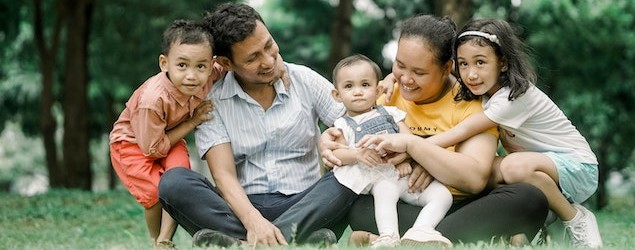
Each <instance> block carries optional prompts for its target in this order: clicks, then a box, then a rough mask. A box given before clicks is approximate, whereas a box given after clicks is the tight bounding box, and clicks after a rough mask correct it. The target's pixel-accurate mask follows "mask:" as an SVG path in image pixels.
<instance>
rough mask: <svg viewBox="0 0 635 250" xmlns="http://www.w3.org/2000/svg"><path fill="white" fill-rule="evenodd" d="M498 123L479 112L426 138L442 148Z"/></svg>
mask: <svg viewBox="0 0 635 250" xmlns="http://www.w3.org/2000/svg"><path fill="white" fill-rule="evenodd" d="M497 125H498V124H496V123H495V122H493V121H492V120H490V119H489V118H488V117H487V116H486V115H485V113H484V112H479V113H475V114H473V115H470V116H469V117H468V118H466V119H465V120H463V121H462V122H461V123H459V124H457V125H456V126H454V127H452V128H451V129H449V130H447V131H445V132H443V133H440V134H436V135H434V136H431V137H428V138H427V139H426V140H428V141H429V142H431V143H432V144H435V145H437V146H440V147H442V148H447V147H450V146H454V145H456V144H458V143H460V142H462V141H465V140H467V139H468V138H470V137H472V136H474V135H477V134H479V133H481V132H483V131H486V130H488V129H490V128H493V127H496V126H497Z"/></svg>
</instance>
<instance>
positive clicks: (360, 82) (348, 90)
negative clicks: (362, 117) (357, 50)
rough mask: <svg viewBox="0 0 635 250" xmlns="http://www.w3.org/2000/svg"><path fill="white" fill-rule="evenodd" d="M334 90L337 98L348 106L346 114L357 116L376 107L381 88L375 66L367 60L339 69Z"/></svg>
mask: <svg viewBox="0 0 635 250" xmlns="http://www.w3.org/2000/svg"><path fill="white" fill-rule="evenodd" d="M334 80H335V82H336V84H337V86H336V89H335V90H333V97H334V98H335V100H337V101H339V102H341V103H343V104H344V106H345V107H346V110H347V112H346V114H347V115H349V116H356V115H359V114H363V113H366V112H368V111H370V110H371V109H372V108H373V107H375V103H376V102H377V96H378V95H379V89H378V88H377V82H378V81H379V80H378V79H377V76H376V75H375V71H374V70H373V67H372V66H371V65H370V64H368V63H367V62H357V63H354V64H351V65H348V66H345V67H343V68H341V69H340V70H339V72H338V73H337V76H336V77H335V79H334Z"/></svg>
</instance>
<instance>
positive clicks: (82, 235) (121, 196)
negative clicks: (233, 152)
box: [0, 190, 635, 249]
mask: <svg viewBox="0 0 635 250" xmlns="http://www.w3.org/2000/svg"><path fill="white" fill-rule="evenodd" d="M633 207H635V198H633V197H632V195H630V196H629V197H620V198H613V199H612V202H611V204H610V205H609V206H608V207H607V208H606V209H605V210H603V211H601V212H598V213H596V216H597V219H598V221H599V224H600V230H601V232H602V236H603V239H604V245H605V247H604V248H605V249H630V248H631V247H632V246H633V245H635V239H633V236H635V210H634V209H633ZM143 218H144V217H143V209H142V207H141V206H140V205H138V204H137V203H136V202H135V201H134V199H133V198H132V197H131V196H130V195H129V194H128V193H127V192H126V191H122V190H116V191H109V192H100V193H90V192H82V191H69V190H55V191H50V192H48V193H47V194H44V195H38V196H33V197H22V196H19V195H15V194H8V193H0V249H151V244H150V242H149V236H148V234H147V231H146V228H145V221H144V219H143ZM550 232H551V234H552V243H551V245H548V246H534V247H533V249H563V248H569V247H567V245H566V244H565V242H566V241H564V240H563V237H562V227H561V226H560V223H559V222H556V223H554V225H552V226H551V227H550ZM346 239H347V237H346V235H345V236H344V237H343V238H342V240H341V241H340V243H339V248H340V249H353V248H350V247H347V246H346ZM190 240H191V239H190V236H189V235H188V234H187V233H186V232H185V231H184V230H183V229H180V228H179V229H178V230H177V233H176V236H175V239H174V242H175V244H176V245H177V248H178V249H193V247H192V245H191V241H190ZM397 249H402V248H397ZM403 249H405V248H403ZM454 249H507V247H505V246H502V245H498V244H490V243H482V244H470V245H461V244H458V245H456V246H455V248H454ZM527 249H529V248H528V247H527Z"/></svg>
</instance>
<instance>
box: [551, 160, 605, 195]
mask: <svg viewBox="0 0 635 250" xmlns="http://www.w3.org/2000/svg"><path fill="white" fill-rule="evenodd" d="M544 154H545V155H547V156H548V157H549V158H551V160H552V161H553V162H554V163H555V165H556V169H557V171H558V181H559V182H560V189H561V190H562V194H564V197H566V198H567V199H568V200H569V201H570V202H574V203H578V204H579V203H582V202H584V201H585V200H587V199H588V198H589V197H591V195H593V193H595V191H596V190H597V187H598V175H599V170H598V166H597V165H595V164H589V163H581V162H579V161H577V160H575V159H573V158H572V157H571V156H569V155H568V154H564V153H555V152H544Z"/></svg>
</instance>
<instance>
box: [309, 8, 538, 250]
mask: <svg viewBox="0 0 635 250" xmlns="http://www.w3.org/2000/svg"><path fill="white" fill-rule="evenodd" d="M455 36H456V29H455V25H454V23H453V22H452V21H451V20H450V19H449V18H447V17H446V18H437V17H433V16H428V15H420V16H415V17H412V18H409V19H407V20H406V21H404V22H403V24H402V30H401V34H400V37H399V41H398V48H397V55H396V58H395V62H394V64H393V67H392V75H391V76H389V77H387V80H385V81H388V82H391V81H393V79H394V81H396V85H395V92H394V93H392V98H391V99H390V100H388V101H386V102H385V103H382V101H383V100H380V101H379V102H380V103H381V104H383V105H387V106H396V107H398V108H400V109H401V110H403V111H405V112H406V113H407V116H406V119H405V123H406V125H408V126H409V127H410V130H411V132H412V133H413V134H414V135H418V136H419V137H415V136H405V137H404V136H402V135H376V136H374V138H372V140H371V141H372V142H382V141H383V140H390V139H393V140H394V141H395V143H397V142H404V143H405V142H406V141H407V142H413V143H416V146H415V147H410V148H407V150H403V151H399V150H392V151H393V152H396V153H398V152H406V153H408V155H409V156H408V157H411V158H409V159H406V160H408V161H410V162H411V165H412V173H411V175H410V177H407V178H410V179H409V184H410V191H411V192H417V191H420V190H422V189H424V188H425V186H426V185H427V184H429V183H430V182H431V181H432V180H433V179H436V180H438V181H440V182H441V183H443V184H445V185H447V186H448V188H449V189H450V190H451V192H452V194H453V197H454V204H453V206H452V208H451V209H450V211H449V212H448V215H446V217H445V218H444V219H443V220H441V222H440V223H439V225H438V226H437V228H436V229H437V231H439V232H440V233H441V234H443V235H444V236H446V237H447V238H448V239H450V240H451V241H452V242H475V241H486V242H489V241H491V240H492V239H493V237H497V236H501V237H508V236H512V235H516V234H520V233H523V234H525V235H528V236H533V235H535V234H536V232H537V231H538V230H539V229H540V227H541V226H542V225H543V222H544V220H545V217H546V215H547V211H548V208H547V201H546V198H545V196H544V194H542V192H540V190H538V189H537V188H535V187H533V186H531V185H529V184H524V183H520V184H513V185H504V186H500V187H497V188H494V189H487V188H486V186H487V183H488V179H489V177H490V174H491V172H492V171H491V168H492V167H491V166H492V163H493V160H494V156H495V154H496V148H497V141H498V133H497V131H496V130H495V129H490V130H488V131H486V132H483V133H480V134H477V135H475V136H472V137H470V138H469V139H467V140H465V141H463V142H461V143H459V144H457V145H455V146H454V147H449V148H447V149H445V148H441V147H439V146H436V145H434V144H432V143H430V142H428V141H426V140H424V139H423V138H425V137H429V136H432V135H434V134H437V133H440V132H442V131H446V130H448V129H450V128H452V127H453V126H455V125H457V124H458V123H459V122H461V121H462V120H464V119H466V118H467V117H468V116H470V115H471V114H474V113H478V112H481V111H482V107H481V102H480V100H474V101H459V102H456V101H454V96H455V95H456V93H457V91H458V89H459V84H458V83H457V81H456V79H455V78H454V77H452V75H451V71H452V67H453V61H452V48H453V43H454V40H455ZM338 136H340V133H339V132H338V131H336V130H333V129H329V130H328V131H327V132H325V133H324V135H323V136H322V138H321V142H322V143H321V147H322V156H323V159H324V161H325V163H326V165H327V166H333V165H335V166H337V165H339V160H338V159H336V158H335V157H333V154H332V152H331V149H334V148H337V147H341V146H339V145H334V144H333V143H332V141H333V140H334V138H336V137H338ZM371 137H373V136H371ZM366 141H368V139H367V140H366ZM369 145H370V144H369ZM358 146H360V144H358ZM326 148H329V149H326ZM404 155H405V154H393V155H389V156H387V158H386V160H388V161H390V162H391V163H393V164H395V163H398V162H401V161H403V160H404V158H406V157H404ZM420 209H421V207H417V206H412V205H408V204H405V203H399V204H398V213H399V227H400V232H401V233H402V234H403V233H404V232H405V230H406V229H408V228H409V227H411V226H412V223H413V222H414V221H415V219H416V215H417V214H418V213H419V211H420ZM373 210H374V207H373V199H372V197H369V196H360V198H359V199H358V200H357V201H356V202H355V203H354V205H353V208H352V209H351V212H350V216H349V218H350V226H351V228H352V229H353V230H354V231H367V232H371V233H373V234H376V233H377V228H376V227H375V222H374V218H373V220H368V217H369V216H373V214H374V213H373ZM373 234H368V233H360V232H354V233H353V235H352V236H351V238H352V240H353V241H355V242H356V243H357V244H360V243H361V244H363V243H365V242H367V241H370V240H373V238H374V235H373ZM421 235H426V234H425V233H418V232H408V233H407V234H406V235H405V236H406V237H404V238H402V244H404V245H418V244H426V243H429V242H431V241H434V239H428V238H425V237H421Z"/></svg>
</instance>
